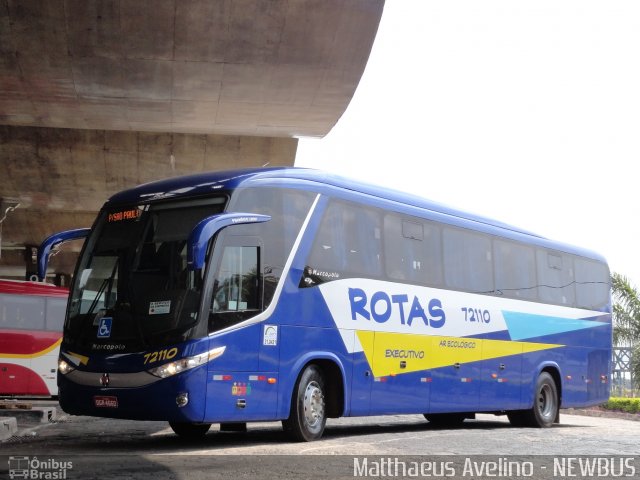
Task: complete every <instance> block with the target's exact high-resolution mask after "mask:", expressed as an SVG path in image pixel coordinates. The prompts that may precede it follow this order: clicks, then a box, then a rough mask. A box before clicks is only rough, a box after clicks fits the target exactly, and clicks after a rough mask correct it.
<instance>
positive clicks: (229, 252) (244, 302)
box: [209, 246, 260, 331]
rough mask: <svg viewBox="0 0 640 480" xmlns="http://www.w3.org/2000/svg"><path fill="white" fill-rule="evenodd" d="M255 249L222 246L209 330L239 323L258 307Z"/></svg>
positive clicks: (254, 312)
mask: <svg viewBox="0 0 640 480" xmlns="http://www.w3.org/2000/svg"><path fill="white" fill-rule="evenodd" d="M258 253H259V249H258V247H246V246H225V247H224V250H223V252H222V256H221V259H220V263H219V268H218V271H217V272H216V276H215V280H214V284H213V295H212V297H211V307H210V310H209V331H217V330H220V329H222V328H226V327H228V326H230V325H233V324H235V323H239V322H241V321H243V320H245V319H247V318H249V317H251V316H253V315H255V314H256V310H259V309H260V288H259V286H260V282H259V277H258Z"/></svg>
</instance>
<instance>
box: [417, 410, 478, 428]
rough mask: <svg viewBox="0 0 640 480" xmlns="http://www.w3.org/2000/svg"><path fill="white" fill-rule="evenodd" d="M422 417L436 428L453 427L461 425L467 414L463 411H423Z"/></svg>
mask: <svg viewBox="0 0 640 480" xmlns="http://www.w3.org/2000/svg"><path fill="white" fill-rule="evenodd" d="M424 418H426V419H427V420H428V421H429V424H431V425H433V426H434V427H437V428H447V427H449V428H455V427H459V426H461V425H462V423H463V422H464V419H465V418H467V415H465V414H464V413H425V414H424Z"/></svg>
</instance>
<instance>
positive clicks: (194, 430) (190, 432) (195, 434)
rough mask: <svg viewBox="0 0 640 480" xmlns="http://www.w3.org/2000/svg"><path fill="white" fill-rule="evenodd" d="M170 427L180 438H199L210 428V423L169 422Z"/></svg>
mask: <svg viewBox="0 0 640 480" xmlns="http://www.w3.org/2000/svg"><path fill="white" fill-rule="evenodd" d="M169 426H170V427H171V429H172V430H173V431H174V432H175V433H176V435H179V436H180V437H182V438H201V437H204V436H205V434H206V433H207V432H208V431H209V428H211V424H210V423H183V422H169Z"/></svg>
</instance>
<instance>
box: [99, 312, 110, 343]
mask: <svg viewBox="0 0 640 480" xmlns="http://www.w3.org/2000/svg"><path fill="white" fill-rule="evenodd" d="M112 321H113V318H111V317H102V318H101V319H100V325H99V326H98V338H109V337H110V336H111V322H112Z"/></svg>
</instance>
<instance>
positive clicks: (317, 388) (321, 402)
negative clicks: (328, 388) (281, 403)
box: [282, 365, 327, 442]
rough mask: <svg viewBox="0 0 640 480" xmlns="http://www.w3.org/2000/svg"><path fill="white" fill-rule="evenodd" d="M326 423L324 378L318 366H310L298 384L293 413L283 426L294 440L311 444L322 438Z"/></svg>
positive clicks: (294, 396)
mask: <svg viewBox="0 0 640 480" xmlns="http://www.w3.org/2000/svg"><path fill="white" fill-rule="evenodd" d="M326 422H327V414H326V408H325V399H324V378H323V376H322V373H321V371H320V369H319V368H318V367H317V366H316V365H309V366H308V367H306V368H305V369H304V370H303V372H302V374H301V375H300V378H299V379H298V382H297V383H296V387H295V389H294V390H293V395H292V396H291V412H290V414H289V418H287V419H286V420H283V422H282V426H283V427H284V430H285V431H286V432H287V433H288V434H289V435H290V436H291V437H292V438H293V439H294V440H296V441H298V442H311V441H313V440H317V439H319V438H320V437H321V436H322V432H324V426H325V424H326Z"/></svg>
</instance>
